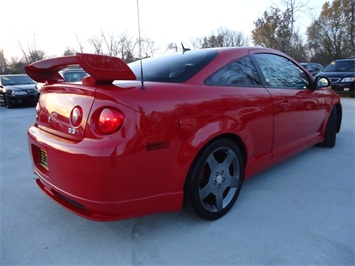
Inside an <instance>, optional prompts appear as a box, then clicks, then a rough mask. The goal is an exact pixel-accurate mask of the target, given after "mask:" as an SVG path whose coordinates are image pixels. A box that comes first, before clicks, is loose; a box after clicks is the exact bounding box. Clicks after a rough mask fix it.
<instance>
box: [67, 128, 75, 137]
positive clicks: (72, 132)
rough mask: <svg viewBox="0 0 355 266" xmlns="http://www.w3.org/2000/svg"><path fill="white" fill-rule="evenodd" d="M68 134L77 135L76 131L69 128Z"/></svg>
mask: <svg viewBox="0 0 355 266" xmlns="http://www.w3.org/2000/svg"><path fill="white" fill-rule="evenodd" d="M68 133H69V134H72V135H75V133H76V129H75V128H71V127H69V128H68Z"/></svg>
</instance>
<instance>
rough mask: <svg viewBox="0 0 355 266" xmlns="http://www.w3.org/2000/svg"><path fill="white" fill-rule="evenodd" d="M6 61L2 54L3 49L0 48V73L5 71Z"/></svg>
mask: <svg viewBox="0 0 355 266" xmlns="http://www.w3.org/2000/svg"><path fill="white" fill-rule="evenodd" d="M6 69H7V61H6V59H5V56H4V51H3V50H0V74H3V73H6Z"/></svg>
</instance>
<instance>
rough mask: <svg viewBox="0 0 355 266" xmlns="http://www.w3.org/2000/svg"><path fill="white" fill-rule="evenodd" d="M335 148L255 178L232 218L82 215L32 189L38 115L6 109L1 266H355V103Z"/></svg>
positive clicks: (314, 151)
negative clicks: (30, 131)
mask: <svg viewBox="0 0 355 266" xmlns="http://www.w3.org/2000/svg"><path fill="white" fill-rule="evenodd" d="M342 103H343V116H344V117H343V124H342V128H341V132H340V133H339V134H338V135H337V144H336V147H334V148H333V149H325V148H319V147H313V148H311V149H309V150H307V151H305V152H303V153H301V154H299V155H297V156H295V157H293V158H291V159H289V160H287V161H285V162H284V163H282V164H279V165H277V166H275V167H273V168H271V169H269V170H267V171H265V172H263V173H261V174H259V175H257V176H255V177H253V178H251V179H250V180H249V181H247V182H246V183H245V184H244V187H243V189H242V191H241V194H240V197H239V199H238V201H237V203H236V204H235V206H234V208H233V209H232V210H231V211H230V213H229V214H228V215H226V216H225V217H223V218H222V219H220V220H217V221H214V222H208V221H204V220H201V219H199V218H197V217H196V216H194V215H193V214H192V213H190V212H188V211H186V210H182V211H180V212H177V213H162V214H156V215H150V216H145V217H141V218H135V219H130V220H123V221H117V222H106V223H99V222H93V221H89V220H85V219H83V218H80V217H78V216H76V215H74V214H72V213H70V212H68V211H66V210H65V209H63V208H61V207H60V206H59V205H57V204H56V203H54V202H53V201H52V200H50V199H49V198H48V197H47V196H45V195H44V194H43V193H42V192H41V191H40V189H38V188H37V186H36V185H35V183H34V182H33V178H34V177H35V176H34V174H33V171H32V169H31V161H30V157H29V149H28V146H27V136H26V130H27V128H28V127H29V126H30V125H31V124H32V123H33V122H34V118H35V108H34V107H23V108H14V109H6V108H5V107H3V106H1V107H0V126H1V127H0V137H1V143H0V147H1V158H0V174H1V176H0V197H1V202H0V203H1V205H0V216H1V224H0V226H1V236H0V243H1V244H0V245H1V246H0V265H41V264H42V265H74V264H75V265H78V264H82V265H109V264H115V265H140V264H142V265H170V264H174V265H187V264H191V265H217V264H220V265H354V264H355V259H354V250H355V244H354V236H355V229H354V222H355V212H354V208H355V200H354V191H355V185H354V179H355V171H354V165H355V159H354V158H355V157H354V151H355V99H351V98H345V97H344V98H342Z"/></svg>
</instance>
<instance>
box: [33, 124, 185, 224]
mask: <svg viewBox="0 0 355 266" xmlns="http://www.w3.org/2000/svg"><path fill="white" fill-rule="evenodd" d="M28 141H29V148H30V153H31V155H32V163H33V169H34V171H35V174H36V175H37V176H38V178H37V179H36V181H35V182H36V184H37V185H38V186H39V188H40V189H41V190H42V191H43V192H44V193H45V194H46V195H47V196H49V197H50V198H51V199H53V200H54V201H55V202H57V203H58V204H60V205H61V206H63V207H64V208H66V209H68V210H70V211H71V212H73V213H75V214H77V215H79V216H81V217H84V218H87V219H90V220H96V221H112V220H121V219H127V218H132V217H137V216H143V215H148V214H152V213H157V212H170V211H178V210H180V209H181V207H182V201H183V191H182V190H179V189H177V188H176V186H174V185H171V184H172V183H173V182H172V180H168V179H166V180H161V179H158V180H160V181H161V182H157V181H156V180H153V178H154V177H155V176H156V171H155V170H154V167H152V166H151V165H149V164H148V165H147V164H144V165H139V162H144V161H147V151H145V149H144V150H143V151H141V152H137V153H132V151H131V153H129V152H125V151H124V150H123V146H125V145H126V143H121V145H123V146H120V145H119V144H118V146H116V147H115V146H113V145H112V140H109V141H108V143H106V142H104V141H103V140H86V139H84V140H83V141H81V142H79V143H75V142H73V141H64V140H63V139H60V138H57V137H54V136H52V135H50V134H48V133H45V132H43V131H41V130H40V129H39V128H37V127H36V126H32V127H30V128H29V131H28ZM126 146H127V145H126ZM41 150H44V151H45V152H46V154H47V155H48V167H46V166H43V164H41V153H40V151H41ZM144 159H145V160H144ZM154 174H155V176H154ZM166 176H167V177H169V178H170V177H171V176H170V175H169V174H166Z"/></svg>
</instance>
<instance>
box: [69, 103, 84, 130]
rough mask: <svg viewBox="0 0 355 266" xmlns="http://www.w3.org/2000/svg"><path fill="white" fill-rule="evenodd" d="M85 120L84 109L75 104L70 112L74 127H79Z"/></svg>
mask: <svg viewBox="0 0 355 266" xmlns="http://www.w3.org/2000/svg"><path fill="white" fill-rule="evenodd" d="M82 120H83V109H82V108H81V107H80V106H75V107H74V108H73V110H72V111H71V114H70V121H71V123H72V125H73V126H74V127H78V126H79V125H80V123H81V121H82Z"/></svg>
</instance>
